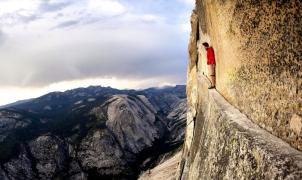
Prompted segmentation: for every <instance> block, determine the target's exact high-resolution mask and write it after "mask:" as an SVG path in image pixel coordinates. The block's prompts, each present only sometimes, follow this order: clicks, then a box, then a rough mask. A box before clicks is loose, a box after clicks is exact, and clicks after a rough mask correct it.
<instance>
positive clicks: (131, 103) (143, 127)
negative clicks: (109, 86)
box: [106, 95, 164, 154]
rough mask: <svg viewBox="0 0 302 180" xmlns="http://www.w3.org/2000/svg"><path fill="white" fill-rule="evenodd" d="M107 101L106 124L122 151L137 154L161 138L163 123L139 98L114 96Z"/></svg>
mask: <svg viewBox="0 0 302 180" xmlns="http://www.w3.org/2000/svg"><path fill="white" fill-rule="evenodd" d="M108 101H109V102H111V103H110V104H109V105H108V110H107V114H108V121H107V122H106V124H107V127H108V128H109V129H110V130H111V131H112V132H113V133H114V135H115V137H116V138H117V140H118V142H119V143H120V145H121V147H122V148H123V149H124V150H126V151H128V152H130V153H132V154H137V153H138V152H140V151H142V150H143V149H145V148H146V147H150V146H152V143H153V142H154V141H155V140H156V139H160V138H161V137H163V133H164V131H163V129H164V123H163V122H161V121H160V120H159V119H158V118H157V117H156V116H155V114H154V112H153V108H152V109H151V108H149V107H148V106H146V105H145V104H144V103H143V102H142V101H140V99H139V98H137V97H131V96H127V95H116V96H113V97H112V98H111V99H109V100H108ZM147 104H150V102H149V103H147Z"/></svg>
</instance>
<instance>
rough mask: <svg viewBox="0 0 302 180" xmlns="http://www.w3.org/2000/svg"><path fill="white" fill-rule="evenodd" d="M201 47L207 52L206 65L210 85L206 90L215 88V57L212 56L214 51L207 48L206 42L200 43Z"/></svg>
mask: <svg viewBox="0 0 302 180" xmlns="http://www.w3.org/2000/svg"><path fill="white" fill-rule="evenodd" d="M202 45H203V46H204V47H205V49H206V51H207V65H208V75H209V79H210V82H211V85H210V86H209V88H208V89H213V88H215V84H216V83H215V65H216V62H215V55H214V49H213V48H212V47H210V46H209V44H208V43H207V42H204V43H202Z"/></svg>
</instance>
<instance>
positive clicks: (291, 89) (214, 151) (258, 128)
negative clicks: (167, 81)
mask: <svg viewBox="0 0 302 180" xmlns="http://www.w3.org/2000/svg"><path fill="white" fill-rule="evenodd" d="M301 9H302V2H301V1H298V0H292V1H267V0H259V1H250V0H248V1H240V0H234V1H231V0H226V1H222V0H214V1H212V0H196V8H195V10H194V11H193V13H192V16H191V27H192V32H191V36H190V41H189V58H190V60H189V65H188V77H187V101H188V113H187V129H186V137H185V146H184V151H183V159H182V161H181V163H180V166H179V171H178V177H180V178H181V177H182V178H184V179H187V178H188V179H301V177H302V174H301V172H302V169H301V168H302V153H301V152H300V151H301V150H302V139H301V138H302V136H301V133H302V129H301V128H302V114H301V112H302V109H301V108H302V69H301V68H302V61H301V57H302V49H301V48H302V47H301V44H302V36H301V33H302V10H301ZM203 42H208V43H209V44H210V45H211V46H212V47H213V48H214V51H215V56H216V68H217V69H216V80H217V91H218V92H219V94H218V93H217V92H216V90H208V89H207V84H208V83H209V82H208V79H207V78H206V77H205V76H204V75H206V74H207V67H206V51H205V49H204V48H203V47H202V45H201V43H203ZM222 97H224V98H225V99H224V98H222ZM227 101H228V102H227ZM229 103H230V104H229ZM235 108H237V109H235ZM238 109H239V110H240V111H238ZM241 113H242V114H241ZM253 123H254V124H253ZM262 128H263V129H262ZM268 132H269V133H268ZM279 138H280V139H279ZM287 143H289V144H287ZM299 150H300V151H299Z"/></svg>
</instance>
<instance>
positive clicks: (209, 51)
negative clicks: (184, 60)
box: [207, 47, 216, 64]
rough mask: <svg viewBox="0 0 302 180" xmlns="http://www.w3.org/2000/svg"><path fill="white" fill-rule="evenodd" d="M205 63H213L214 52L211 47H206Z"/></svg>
mask: <svg viewBox="0 0 302 180" xmlns="http://www.w3.org/2000/svg"><path fill="white" fill-rule="evenodd" d="M207 59H208V61H207V64H215V63H216V62H215V54H214V49H213V48H212V47H209V48H207Z"/></svg>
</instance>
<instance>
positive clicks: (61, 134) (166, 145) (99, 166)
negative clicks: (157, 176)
mask: <svg viewBox="0 0 302 180" xmlns="http://www.w3.org/2000/svg"><path fill="white" fill-rule="evenodd" d="M185 98H186V96H185V86H176V87H166V88H160V89H158V88H150V89H146V90H141V91H134V90H117V89H112V88H105V87H88V88H79V89H74V90H69V91H66V92H53V93H50V94H47V95H45V96H42V97H39V98H36V99H31V100H28V101H21V102H18V103H14V104H12V105H8V106H6V107H4V108H1V109H0V179H1V180H2V179H3V180H19V179H73V180H74V179H81V180H85V179H136V178H137V176H138V174H139V173H140V171H141V170H144V169H146V168H148V167H149V166H150V165H152V164H153V163H154V162H155V160H156V159H157V157H158V156H160V155H161V154H164V153H167V152H169V151H171V150H173V149H175V148H178V147H179V146H180V145H181V144H182V142H183V138H184V128H185V122H186V99H185ZM159 100H160V101H159Z"/></svg>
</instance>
